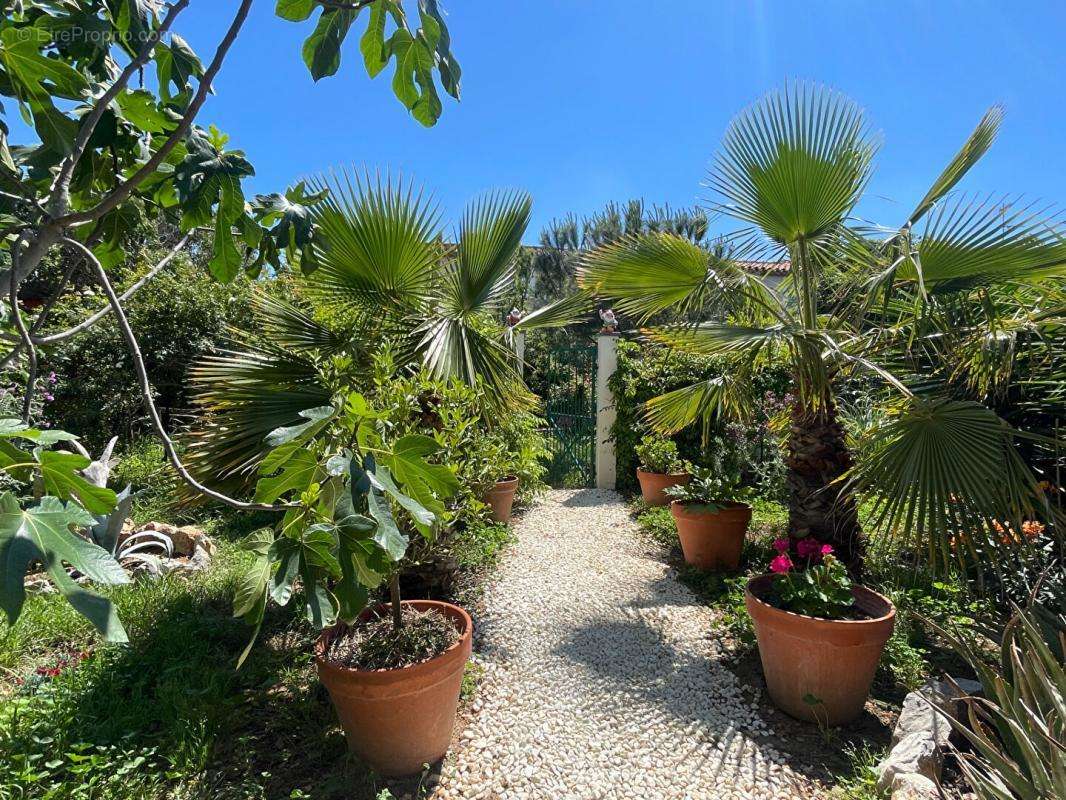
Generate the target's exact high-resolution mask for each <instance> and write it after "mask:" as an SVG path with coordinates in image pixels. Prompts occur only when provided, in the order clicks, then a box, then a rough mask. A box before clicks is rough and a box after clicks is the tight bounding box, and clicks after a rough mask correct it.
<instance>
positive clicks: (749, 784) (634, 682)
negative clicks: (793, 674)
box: [432, 490, 813, 800]
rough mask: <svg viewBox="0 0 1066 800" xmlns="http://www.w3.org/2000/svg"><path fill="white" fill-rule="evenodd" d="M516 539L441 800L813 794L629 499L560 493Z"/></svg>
mask: <svg viewBox="0 0 1066 800" xmlns="http://www.w3.org/2000/svg"><path fill="white" fill-rule="evenodd" d="M516 533H517V535H518V543H517V544H515V545H514V546H513V547H512V548H511V550H510V551H509V552H508V555H507V557H506V558H505V559H504V562H503V564H502V565H501V567H500V569H499V572H498V573H497V576H496V579H495V581H494V582H493V584H492V585H491V586H490V587H489V588H488V589H487V590H486V595H485V602H484V609H485V610H484V612H483V614H482V615H480V616H479V618H478V619H476V620H475V629H476V633H477V635H478V637H479V641H480V645H479V649H480V651H481V654H482V655H481V658H480V660H481V663H482V665H483V667H484V675H485V678H484V682H483V684H482V686H481V689H480V691H479V693H478V697H477V699H476V700H475V701H474V703H473V714H472V718H471V719H470V720H469V723H468V725H467V726H466V728H465V730H463V731H462V732H461V734H460V743H459V745H458V746H457V747H456V748H455V752H454V754H453V755H452V756H451V757H450V758H449V760H448V761H447V762H446V763H445V765H444V768H443V771H442V774H441V776H440V781H439V783H438V785H437V786H436V788H435V791H434V794H433V795H432V796H433V797H434V798H437V800H448V799H449V798H451V799H458V798H493V800H528V799H529V798H553V799H554V798H563V797H565V798H584V799H591V798H620V799H626V798H633V799H634V800H636V799H637V798H640V800H686V799H687V800H698V799H702V798H721V800H735V799H736V798H760V799H761V798H777V797H780V798H794V797H810V796H813V792H812V786H811V784H810V782H809V781H807V780H806V779H805V778H803V777H802V776H800V775H798V774H796V773H794V772H793V771H792V770H791V769H790V768H789V767H788V766H787V765H786V764H785V758H784V756H783V755H782V754H781V753H780V752H778V751H777V750H776V749H775V748H774V746H773V744H774V738H773V737H774V732H773V730H771V729H769V727H768V726H767V724H766V722H765V721H764V720H763V719H762V718H761V717H760V715H759V711H758V708H757V706H756V705H755V703H754V702H753V701H752V699H750V698H748V697H746V696H745V695H744V693H743V691H742V688H741V685H740V683H739V681H738V680H737V678H736V677H735V676H734V675H733V673H732V672H731V671H730V670H729V669H728V668H727V666H726V663H725V657H724V653H723V652H722V649H721V648H720V645H719V642H718V635H717V634H716V630H715V629H716V619H715V613H714V611H713V610H711V609H709V608H707V607H706V606H704V605H702V604H700V603H699V602H698V601H697V600H696V598H695V597H694V596H693V595H692V594H691V592H690V591H689V590H688V589H687V588H686V587H685V586H684V585H683V584H681V583H680V582H679V581H678V580H677V579H676V577H675V576H674V574H673V571H672V570H671V569H670V568H669V567H668V566H667V565H665V564H663V563H661V562H660V561H658V560H655V559H653V558H651V557H649V556H648V555H647V553H646V552H645V550H644V548H643V547H642V545H640V543H639V540H638V538H637V537H636V536H634V533H633V523H632V521H631V520H630V518H629V515H628V512H627V511H626V508H625V506H624V505H623V503H622V501H621V500H620V498H619V497H618V496H617V495H615V494H614V493H601V492H596V491H591V490H588V491H555V492H552V493H551V494H550V495H549V496H548V497H547V499H546V500H545V501H544V502H543V503H541V504H540V505H539V506H538V507H537V508H536V509H534V510H533V511H531V512H530V513H528V514H526V515H525V517H524V518H523V519H522V521H521V522H520V523H518V525H517V527H516Z"/></svg>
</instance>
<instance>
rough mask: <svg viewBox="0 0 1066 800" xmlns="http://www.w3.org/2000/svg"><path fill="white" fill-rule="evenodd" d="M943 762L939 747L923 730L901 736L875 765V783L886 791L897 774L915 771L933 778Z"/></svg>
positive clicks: (930, 778)
mask: <svg viewBox="0 0 1066 800" xmlns="http://www.w3.org/2000/svg"><path fill="white" fill-rule="evenodd" d="M942 762H943V754H942V753H941V749H940V748H939V747H937V744H936V742H935V741H934V740H933V739H932V738H931V737H930V736H928V735H927V734H926V733H925V732H924V731H918V732H916V733H911V734H908V735H907V736H905V737H903V739H902V740H900V741H899V742H898V743H897V744H896V745H895V746H894V747H893V748H892V749H891V750H890V751H889V753H888V755H887V756H885V758H884V760H883V761H882V762H881V763H880V764H878V765H877V774H878V781H877V785H878V786H879V787H880V788H881V789H882V791H887V790H888V789H889V788H890V787H891V786H892V782H893V781H894V780H895V779H896V776H898V775H905V774H909V773H916V774H918V775H922V776H924V777H926V778H928V779H929V780H930V781H933V780H935V779H936V778H937V777H938V776H939V775H940V766H941V764H942Z"/></svg>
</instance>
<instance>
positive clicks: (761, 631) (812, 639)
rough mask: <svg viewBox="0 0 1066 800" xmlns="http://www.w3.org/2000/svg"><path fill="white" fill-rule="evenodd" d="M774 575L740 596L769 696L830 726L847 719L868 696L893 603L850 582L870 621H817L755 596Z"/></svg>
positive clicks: (791, 712)
mask: <svg viewBox="0 0 1066 800" xmlns="http://www.w3.org/2000/svg"><path fill="white" fill-rule="evenodd" d="M773 577H774V576H773V575H759V576H757V577H754V578H752V579H751V580H750V581H748V587H747V590H746V591H745V594H744V602H745V605H746V606H747V608H748V613H749V614H750V615H751V619H752V621H753V622H754V623H755V637H756V639H758V642H759V657H760V658H761V659H762V669H763V674H764V675H765V677H766V688H767V689H768V690H769V692H770V697H771V698H772V699H773V701H774V703H775V704H776V705H777V707H778V708H780V709H781V710H782V711H784V712H785V713H786V714H789V715H790V716H793V717H795V718H796V719H800V720H804V721H806V722H817V723H819V724H822V725H829V726H832V725H841V724H843V723H845V722H850V721H851V720H853V719H855V717H857V716H859V714H861V713H862V709H863V706H864V705H865V704H866V698H867V697H868V696H869V695H870V685H871V684H872V683H873V679H874V673H875V672H876V671H877V664H878V662H879V661H880V660H881V651H882V650H884V647H885V642H887V641H888V638H889V637H890V636H891V635H892V628H893V626H894V625H895V622H896V608H895V606H893V605H892V601H891V600H889V599H888V598H887V597H883V596H882V595H879V594H878V593H877V592H875V591H873V590H871V589H867V588H866V587H865V586H855V587H853V588H852V593H853V594H854V595H855V605H856V606H858V607H859V608H860V609H861V610H862V611H863V612H864V613H865V614H867V615H869V617H870V619H863V620H836V619H819V618H817V617H808V616H806V615H804V614H795V613H793V612H791V611H782V610H781V609H779V608H775V607H774V606H772V605H770V604H769V603H767V602H765V601H763V600H761V599H759V598H760V596H762V597H765V596H767V594H768V593H769V590H770V584H771V581H773ZM804 698H807V699H808V700H809V701H810V702H808V701H806V700H804Z"/></svg>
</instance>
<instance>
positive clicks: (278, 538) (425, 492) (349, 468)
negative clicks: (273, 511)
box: [234, 392, 459, 661]
mask: <svg viewBox="0 0 1066 800" xmlns="http://www.w3.org/2000/svg"><path fill="white" fill-rule="evenodd" d="M302 416H303V417H304V418H305V420H306V421H305V422H303V423H302V424H299V425H293V426H287V427H282V428H278V429H276V430H274V431H272V432H271V433H270V434H269V436H268V437H267V443H268V444H269V445H270V446H271V447H272V448H273V449H271V450H270V452H269V453H268V454H267V456H266V458H265V459H264V460H263V461H262V463H261V464H260V466H259V476H260V477H259V480H258V482H257V483H256V491H255V502H257V503H282V504H284V505H285V506H286V511H285V514H284V516H283V517H282V519H281V520H280V521H279V523H278V524H277V526H276V527H275V528H274V529H270V528H264V529H261V530H258V531H255V532H254V533H252V534H251V535H250V536H249V537H248V538H247V539H246V540H245V542H244V547H245V549H247V550H249V551H251V552H253V553H255V554H256V555H257V556H258V558H257V559H256V562H255V564H254V565H253V567H252V568H251V569H250V570H249V571H248V572H247V573H246V574H245V576H244V578H243V580H242V581H241V583H240V585H239V587H238V589H237V593H236V597H235V598H234V616H238V617H242V618H243V619H244V620H245V621H246V622H248V623H249V624H251V625H254V626H255V629H256V633H258V630H259V626H260V625H261V624H262V621H263V615H264V611H265V609H266V604H267V602H268V600H270V599H273V600H274V601H275V602H277V603H279V604H280V605H285V604H287V603H288V602H289V600H290V598H291V597H292V595H293V590H294V583H295V582H296V580H297V578H299V581H300V586H301V589H302V597H303V603H304V607H305V611H306V615H307V618H308V620H309V621H310V622H312V623H313V624H314V625H315V626H316V627H319V628H324V627H327V626H329V625H332V624H333V623H334V622H336V621H337V620H338V619H339V620H342V621H344V622H347V623H353V622H355V621H356V619H357V618H358V617H359V615H360V613H361V612H362V611H363V609H364V608H365V607H366V604H367V601H368V599H369V593H370V591H372V590H374V589H377V588H378V587H380V586H382V585H383V584H384V583H386V582H388V584H389V587H390V594H391V601H392V602H391V610H392V614H393V624H394V626H395V627H396V628H400V627H402V625H403V619H402V615H401V610H400V588H399V573H398V564H399V562H400V561H401V560H402V559H403V557H404V554H405V553H406V551H407V546H408V536H407V533H405V531H407V530H414V531H417V532H418V533H419V534H420V535H422V536H423V537H425V538H426V539H427V540H432V539H433V537H434V535H435V528H436V525H437V523H438V520H439V519H440V517H441V516H442V514H443V513H444V510H445V506H444V502H443V501H444V500H445V499H446V498H448V497H450V496H451V495H452V494H454V493H455V491H456V490H457V489H458V488H459V483H458V481H457V479H456V477H455V473H454V471H453V469H452V468H451V467H449V466H445V465H441V464H433V463H430V462H429V461H427V458H429V457H431V456H432V455H433V454H434V453H436V452H437V451H438V450H439V449H440V446H439V445H438V444H437V442H435V441H434V440H433V439H432V438H430V437H429V436H424V435H421V434H409V435H405V436H400V437H399V438H396V439H394V440H393V439H391V438H390V437H389V428H388V426H387V425H386V424H385V415H384V414H383V413H382V412H380V411H377V410H375V409H374V408H372V407H371V406H370V404H369V403H368V402H367V400H366V398H365V397H364V396H363V395H361V394H359V393H357V392H350V393H347V394H344V395H341V396H340V397H339V398H338V399H337V400H336V401H335V403H334V404H333V405H330V406H323V407H321V408H313V409H309V410H307V411H305V412H303V415H302ZM394 509H396V510H399V511H400V512H401V516H400V517H399V519H398V518H397V516H396V515H395V514H394ZM254 638H255V637H254V635H253V641H254ZM250 647H251V643H249V648H250ZM249 648H246V649H245V652H244V654H242V656H241V660H242V661H243V659H244V657H245V656H246V655H247V653H248V649H249Z"/></svg>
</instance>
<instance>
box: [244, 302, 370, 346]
mask: <svg viewBox="0 0 1066 800" xmlns="http://www.w3.org/2000/svg"><path fill="white" fill-rule="evenodd" d="M252 307H253V310H254V312H255V320H256V323H257V324H258V327H259V329H260V330H259V332H258V334H257V335H258V336H264V335H265V337H266V338H267V339H268V340H269V341H271V342H273V343H274V344H276V345H277V346H278V347H281V348H285V349H289V350H294V351H296V352H298V353H307V352H315V351H317V352H319V353H322V354H323V355H333V354H335V353H339V352H341V351H342V350H344V349H345V348H347V347H349V346H350V345H351V343H352V337H351V336H348V335H345V334H343V333H341V332H339V331H334V330H332V329H331V328H328V327H326V326H325V325H322V324H320V323H318V322H316V321H315V320H314V319H312V318H311V317H310V316H309V315H308V314H306V313H305V312H304V311H303V310H302V309H300V308H298V307H297V306H295V305H293V304H292V303H288V302H285V301H283V300H279V299H277V298H275V297H271V296H270V295H268V294H266V293H265V292H262V291H257V292H255V293H254V294H253V295H252Z"/></svg>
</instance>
